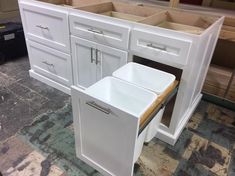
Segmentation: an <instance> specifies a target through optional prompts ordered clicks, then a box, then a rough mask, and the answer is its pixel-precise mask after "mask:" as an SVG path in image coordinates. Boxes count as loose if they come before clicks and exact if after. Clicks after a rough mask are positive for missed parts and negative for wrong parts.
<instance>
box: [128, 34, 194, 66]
mask: <svg viewBox="0 0 235 176" xmlns="http://www.w3.org/2000/svg"><path fill="white" fill-rule="evenodd" d="M131 36H132V38H131V51H133V52H134V54H135V53H137V54H140V55H141V56H143V57H147V58H149V59H151V60H154V61H157V62H162V63H172V62H173V63H176V64H179V65H186V64H187V61H188V55H189V51H190V47H191V43H192V41H190V40H184V39H183V38H174V37H171V36H169V35H167V34H164V35H163V34H158V33H153V32H149V31H143V30H141V29H134V30H133V31H132V34H131Z"/></svg>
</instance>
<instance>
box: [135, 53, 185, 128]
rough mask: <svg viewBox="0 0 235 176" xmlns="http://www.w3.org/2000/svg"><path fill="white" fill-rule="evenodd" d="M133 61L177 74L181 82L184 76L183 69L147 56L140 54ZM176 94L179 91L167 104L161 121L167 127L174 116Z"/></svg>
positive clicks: (177, 79) (177, 78)
mask: <svg viewBox="0 0 235 176" xmlns="http://www.w3.org/2000/svg"><path fill="white" fill-rule="evenodd" d="M133 62H136V63H139V64H143V65H145V66H148V67H151V68H155V69H158V70H162V71H165V72H168V73H171V74H173V75H175V77H176V81H178V82H180V80H181V76H182V72H183V71H182V70H181V69H178V68H175V67H171V66H169V65H165V64H161V63H158V62H155V61H152V60H148V59H145V58H142V57H139V56H133ZM176 96H177V93H176V94H175V95H174V96H173V97H172V98H171V99H170V101H169V102H168V103H167V105H166V106H165V111H164V113H163V117H162V121H161V123H163V124H164V125H165V126H167V127H169V126H170V122H171V117H172V113H173V110H174V106H175V100H176Z"/></svg>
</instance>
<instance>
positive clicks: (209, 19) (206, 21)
mask: <svg viewBox="0 0 235 176" xmlns="http://www.w3.org/2000/svg"><path fill="white" fill-rule="evenodd" d="M38 1H42V2H47V3H51V4H55V5H60V6H66V7H69V8H74V9H79V10H84V11H87V12H91V13H96V14H100V15H104V16H109V17H113V18H119V19H123V20H128V21H133V22H138V23H142V24H147V25H151V26H158V27H161V28H166V29H171V30H175V31H181V32H186V33H190V34H198V35H200V34H201V33H203V31H204V30H205V29H207V28H208V27H209V26H210V25H211V24H213V23H214V22H215V21H216V20H217V19H218V18H217V17H214V16H208V15H206V16H205V15H199V14H194V13H191V12H190V13H189V12H185V11H177V10H163V9H160V8H156V7H150V6H138V5H136V4H130V3H124V2H117V1H111V0H38Z"/></svg>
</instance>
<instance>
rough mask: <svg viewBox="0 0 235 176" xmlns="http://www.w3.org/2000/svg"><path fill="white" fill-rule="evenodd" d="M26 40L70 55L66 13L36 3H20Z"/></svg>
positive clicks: (59, 9)
mask: <svg viewBox="0 0 235 176" xmlns="http://www.w3.org/2000/svg"><path fill="white" fill-rule="evenodd" d="M20 8H21V16H22V20H23V23H24V30H25V33H26V37H27V38H28V39H31V40H34V41H37V42H39V43H41V44H43V45H47V46H49V47H52V48H55V49H58V50H60V51H63V52H66V53H70V42H69V25H68V12H67V11H66V10H63V9H61V8H57V7H50V6H46V5H44V4H41V3H38V2H34V3H33V2H24V1H20Z"/></svg>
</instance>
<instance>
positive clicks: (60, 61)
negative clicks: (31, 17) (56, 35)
mask: <svg viewBox="0 0 235 176" xmlns="http://www.w3.org/2000/svg"><path fill="white" fill-rule="evenodd" d="M27 44H28V50H29V59H30V64H31V69H32V70H33V71H35V72H36V73H38V74H41V75H43V76H45V77H47V78H49V79H52V80H54V81H55V82H58V83H60V84H63V85H66V86H71V85H72V68H71V57H70V56H69V55H67V54H64V53H61V52H59V51H56V50H54V49H51V48H48V47H45V46H43V45H40V44H38V43H35V42H32V41H28V42H27Z"/></svg>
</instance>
